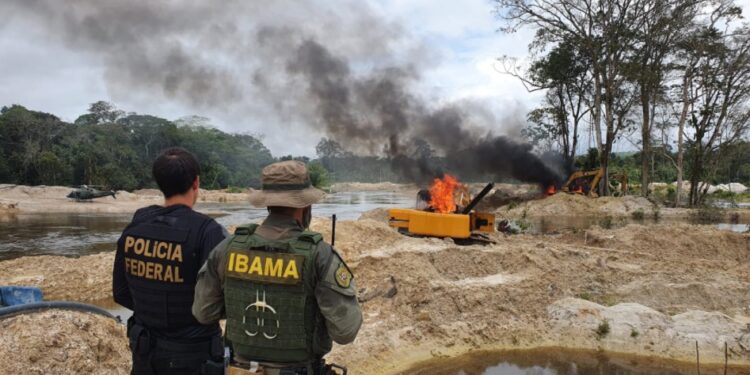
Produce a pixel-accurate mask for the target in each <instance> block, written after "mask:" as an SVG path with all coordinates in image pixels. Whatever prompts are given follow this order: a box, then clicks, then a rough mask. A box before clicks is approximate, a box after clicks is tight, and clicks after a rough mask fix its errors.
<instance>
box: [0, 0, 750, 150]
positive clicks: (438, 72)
mask: <svg viewBox="0 0 750 375" xmlns="http://www.w3.org/2000/svg"><path fill="white" fill-rule="evenodd" d="M366 2H367V3H368V5H369V6H370V7H371V8H372V9H373V11H374V12H375V13H376V14H377V15H378V16H380V17H382V18H384V19H386V20H388V21H389V22H393V23H394V24H396V25H400V26H401V27H402V28H403V30H405V32H406V33H408V34H409V35H410V38H411V39H413V40H416V41H418V42H419V43H422V44H423V45H425V46H426V47H427V48H428V49H429V50H430V51H431V53H430V54H429V56H430V57H431V58H429V59H425V61H423V62H421V63H420V64H421V65H420V66H419V67H418V69H419V70H420V75H421V77H422V79H421V80H420V81H419V84H418V88H417V89H418V94H419V95H421V96H424V97H425V98H428V100H427V101H428V102H435V103H443V102H452V101H461V100H470V101H472V102H477V103H480V104H481V105H482V106H484V107H485V108H486V109H488V110H489V111H490V112H492V113H493V114H494V115H495V117H496V118H498V119H499V121H498V125H497V128H496V129H490V130H491V131H493V132H496V133H503V132H506V133H507V132H510V133H513V132H517V131H518V129H517V128H513V127H508V126H506V125H505V123H508V122H515V123H517V122H519V121H520V122H523V121H524V120H523V119H524V118H525V114H526V113H527V112H528V111H529V110H531V109H533V108H534V107H535V106H536V105H537V103H538V102H539V101H540V100H541V96H542V94H541V93H539V92H536V93H529V92H527V91H526V89H525V88H524V86H523V85H522V84H521V83H520V82H519V81H518V80H517V79H516V78H513V77H511V76H509V75H507V74H503V73H501V72H500V71H499V69H498V63H497V58H498V57H501V56H504V55H507V56H513V57H518V58H522V59H523V58H524V57H526V55H527V46H528V44H529V42H530V40H531V37H532V31H530V30H522V31H521V32H518V33H515V34H505V33H502V32H499V31H498V28H499V27H500V26H501V21H499V20H498V19H497V18H496V17H495V16H494V15H493V13H492V11H493V4H492V2H491V1H487V0H462V1H455V0H410V1H400V0H366ZM739 3H740V4H741V5H743V6H744V8H745V9H748V8H750V0H742V1H739ZM9 16H10V17H9V19H10V22H4V23H2V24H0V105H10V104H21V105H24V106H26V107H28V108H30V109H34V110H40V111H44V112H49V113H53V114H55V115H57V116H59V117H61V118H62V119H63V120H65V121H73V120H75V118H76V117H77V116H79V115H80V114H83V113H85V111H86V109H87V108H88V106H89V104H90V103H92V102H95V101H97V100H106V101H110V102H113V103H115V104H116V105H117V106H118V107H119V108H120V109H123V110H125V111H128V112H130V111H133V112H138V113H145V114H151V115H156V116H160V117H164V118H167V119H170V120H174V119H177V118H180V117H183V116H188V115H202V116H206V117H209V118H210V119H211V120H212V123H213V124H214V125H215V126H217V127H218V128H220V129H222V130H225V131H230V132H243V133H250V134H254V135H258V136H261V137H262V139H263V142H264V143H265V144H266V146H268V147H269V149H270V150H271V152H272V153H273V154H274V155H277V156H279V155H286V154H294V155H307V156H314V152H315V144H316V143H317V140H318V139H320V137H322V136H324V134H322V133H321V132H319V131H316V130H315V129H310V128H304V129H303V128H302V127H299V126H295V125H293V124H292V125H287V126H283V125H282V124H274V123H269V122H273V121H268V120H267V117H264V116H261V115H260V114H259V115H258V116H257V118H256V119H246V117H254V116H253V112H252V111H250V115H249V116H248V114H247V112H242V113H241V114H240V113H234V114H232V113H229V112H232V111H233V110H234V109H233V108H218V107H211V108H196V107H195V106H192V105H190V104H188V103H185V102H184V101H181V100H176V99H174V98H167V97H164V96H163V95H161V94H160V93H159V92H149V91H147V90H123V89H121V88H120V89H117V88H114V87H112V85H111V84H110V83H109V82H108V80H107V79H106V74H107V73H106V67H105V64H104V62H103V61H102V60H101V59H98V58H97V57H96V56H95V55H92V54H87V53H82V52H81V51H79V50H76V49H73V48H70V47H69V46H66V44H64V43H63V42H62V41H61V40H60V39H59V38H56V37H55V35H48V34H47V33H48V32H49V31H46V30H44V29H41V28H37V27H33V25H29V24H28V23H26V22H24V20H23V19H21V17H15V18H14V15H13V14H10V15H9ZM352 32H354V33H356V30H352ZM248 106H249V107H252V105H251V104H248ZM238 116H241V117H242V118H243V120H242V121H238ZM582 143H583V146H584V148H586V147H588V146H589V145H593V140H591V139H588V138H587V135H584V137H583V139H582ZM618 147H619V148H625V149H627V148H628V147H632V146H628V145H627V144H624V145H619V146H618ZM615 151H617V150H615Z"/></svg>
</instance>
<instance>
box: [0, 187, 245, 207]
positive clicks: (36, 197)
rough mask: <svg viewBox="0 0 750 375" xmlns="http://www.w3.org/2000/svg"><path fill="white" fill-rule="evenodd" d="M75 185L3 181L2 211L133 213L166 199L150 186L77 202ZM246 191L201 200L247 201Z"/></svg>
mask: <svg viewBox="0 0 750 375" xmlns="http://www.w3.org/2000/svg"><path fill="white" fill-rule="evenodd" d="M72 190H73V188H69V187H64V186H22V185H2V184H0V214H13V213H35V212H94V213H96V212H99V213H130V212H135V210H137V209H139V208H141V207H144V206H147V205H151V204H160V203H161V202H163V200H164V198H163V197H162V195H161V193H160V192H159V190H156V189H146V190H137V191H135V192H132V193H130V192H127V191H118V192H117V194H116V196H117V198H112V197H102V198H97V199H94V200H92V201H86V202H76V201H74V200H72V199H69V198H66V196H67V195H68V193H70V192H71V191H72ZM247 200H248V195H247V193H246V192H243V193H228V192H226V191H222V190H202V189H201V191H200V193H199V196H198V201H199V202H221V203H224V202H245V201H247Z"/></svg>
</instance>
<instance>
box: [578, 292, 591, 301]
mask: <svg viewBox="0 0 750 375" xmlns="http://www.w3.org/2000/svg"><path fill="white" fill-rule="evenodd" d="M578 298H580V299H585V300H586V301H591V293H589V292H581V293H579V294H578Z"/></svg>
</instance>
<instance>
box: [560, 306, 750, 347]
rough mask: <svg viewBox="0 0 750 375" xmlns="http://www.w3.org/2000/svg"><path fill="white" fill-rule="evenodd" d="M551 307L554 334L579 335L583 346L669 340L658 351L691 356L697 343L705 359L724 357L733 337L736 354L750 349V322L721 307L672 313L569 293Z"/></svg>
mask: <svg viewBox="0 0 750 375" xmlns="http://www.w3.org/2000/svg"><path fill="white" fill-rule="evenodd" d="M548 313H549V316H550V320H551V322H552V329H553V331H554V333H553V334H554V335H559V336H560V337H574V338H575V340H578V341H579V346H580V347H590V348H592V349H593V348H596V349H599V350H601V349H604V350H613V351H620V352H622V351H631V352H632V351H638V349H639V346H641V345H642V342H644V341H645V342H649V343H651V345H652V346H655V343H660V344H661V345H663V344H667V343H668V346H665V347H662V348H661V349H655V350H654V352H655V353H657V354H660V355H664V356H679V357H682V358H689V357H691V356H694V355H695V345H696V343H697V344H698V346H699V348H700V351H701V353H700V354H701V359H702V360H704V361H706V360H713V361H715V362H720V361H721V360H722V359H723V357H724V343H727V346H728V350H729V351H730V352H731V353H733V354H735V355H740V356H748V355H749V354H750V333H748V332H747V331H746V328H747V327H746V325H745V324H744V323H742V322H739V321H737V320H735V319H732V318H731V317H729V316H727V315H725V314H722V313H718V312H705V311H694V310H691V311H687V312H685V313H682V314H678V315H675V316H669V315H666V314H662V313H660V312H658V311H655V310H653V309H650V308H648V307H646V306H643V305H640V304H637V303H622V304H617V305H615V306H611V307H606V306H602V305H599V304H596V303H593V302H589V301H584V300H581V299H575V298H565V299H562V300H560V301H556V302H555V303H553V304H552V305H550V307H549V308H548ZM604 327H606V328H604ZM561 339H562V338H561ZM568 340H569V339H568ZM661 345H660V346H661Z"/></svg>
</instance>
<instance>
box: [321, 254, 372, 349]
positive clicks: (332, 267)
mask: <svg viewBox="0 0 750 375" xmlns="http://www.w3.org/2000/svg"><path fill="white" fill-rule="evenodd" d="M318 250H319V252H318V255H317V259H316V266H317V270H318V277H319V280H318V284H317V285H316V287H315V298H316V300H317V301H318V307H319V308H320V312H321V313H322V314H323V316H324V317H325V319H326V327H327V328H328V334H329V335H330V336H331V338H332V339H333V341H335V342H336V343H338V344H348V343H350V342H352V341H354V338H355V337H357V332H359V328H360V327H361V326H362V310H361V309H360V306H359V302H358V301H357V287H356V283H355V281H354V275H353V274H352V272H351V270H349V267H347V265H346V263H344V261H343V259H341V257H340V256H339V254H338V253H336V252H335V251H333V249H332V248H331V246H330V245H328V244H326V243H321V244H320V245H319V247H318Z"/></svg>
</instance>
